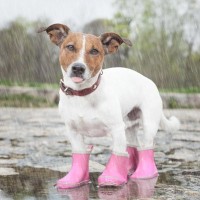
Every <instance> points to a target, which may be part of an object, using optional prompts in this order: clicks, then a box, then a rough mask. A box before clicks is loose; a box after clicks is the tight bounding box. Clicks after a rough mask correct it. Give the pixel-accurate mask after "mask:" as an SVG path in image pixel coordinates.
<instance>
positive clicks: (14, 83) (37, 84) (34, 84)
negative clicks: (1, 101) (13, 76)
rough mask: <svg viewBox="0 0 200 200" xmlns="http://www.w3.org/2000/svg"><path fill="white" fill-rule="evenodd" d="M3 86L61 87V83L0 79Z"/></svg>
mask: <svg viewBox="0 0 200 200" xmlns="http://www.w3.org/2000/svg"><path fill="white" fill-rule="evenodd" d="M0 85H1V86H8V87H12V86H20V87H34V88H41V89H44V88H53V89H56V88H59V83H36V82H23V83H22V82H12V81H2V80H0Z"/></svg>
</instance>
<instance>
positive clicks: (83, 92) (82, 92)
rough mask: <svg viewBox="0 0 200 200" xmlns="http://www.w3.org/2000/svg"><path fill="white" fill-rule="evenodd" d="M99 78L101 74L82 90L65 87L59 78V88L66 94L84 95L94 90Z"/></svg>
mask: <svg viewBox="0 0 200 200" xmlns="http://www.w3.org/2000/svg"><path fill="white" fill-rule="evenodd" d="M100 80H101V74H99V76H98V78H97V81H96V82H95V83H94V84H93V85H92V86H91V87H89V88H85V89H83V90H73V89H72V88H69V87H67V86H66V85H65V84H64V82H63V80H62V79H61V80H60V89H61V90H62V91H63V92H64V93H65V94H66V95H70V96H86V95H88V94H90V93H92V92H94V91H95V90H96V89H97V88H98V86H99V83H100Z"/></svg>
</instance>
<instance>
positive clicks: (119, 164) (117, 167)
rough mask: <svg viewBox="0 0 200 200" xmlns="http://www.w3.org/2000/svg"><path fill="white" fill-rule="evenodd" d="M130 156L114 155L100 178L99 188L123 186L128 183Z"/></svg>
mask: <svg viewBox="0 0 200 200" xmlns="http://www.w3.org/2000/svg"><path fill="white" fill-rule="evenodd" d="M127 175H128V156H127V155H117V154H114V153H112V155H111V157H110V159H109V161H108V164H107V165H106V168H105V170H104V171H103V173H102V174H101V175H100V176H99V178H98V184H99V186H121V185H123V184H125V183H127Z"/></svg>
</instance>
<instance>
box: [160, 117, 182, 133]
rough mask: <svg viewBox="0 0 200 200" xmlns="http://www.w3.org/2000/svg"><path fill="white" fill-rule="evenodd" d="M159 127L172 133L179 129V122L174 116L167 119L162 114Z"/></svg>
mask: <svg viewBox="0 0 200 200" xmlns="http://www.w3.org/2000/svg"><path fill="white" fill-rule="evenodd" d="M160 125H161V128H163V129H164V130H165V131H167V132H173V131H177V130H179V129H180V121H179V120H178V119H177V118H176V117H174V116H172V117H170V118H169V119H167V118H166V117H165V115H164V113H163V114H162V117H161V123H160Z"/></svg>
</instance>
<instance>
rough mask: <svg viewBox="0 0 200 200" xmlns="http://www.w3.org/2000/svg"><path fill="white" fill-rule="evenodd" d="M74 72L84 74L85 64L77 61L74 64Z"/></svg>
mask: <svg viewBox="0 0 200 200" xmlns="http://www.w3.org/2000/svg"><path fill="white" fill-rule="evenodd" d="M72 72H73V73H74V74H75V75H82V74H83V73H84V72H85V65H84V64H82V63H75V64H74V65H73V66H72Z"/></svg>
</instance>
